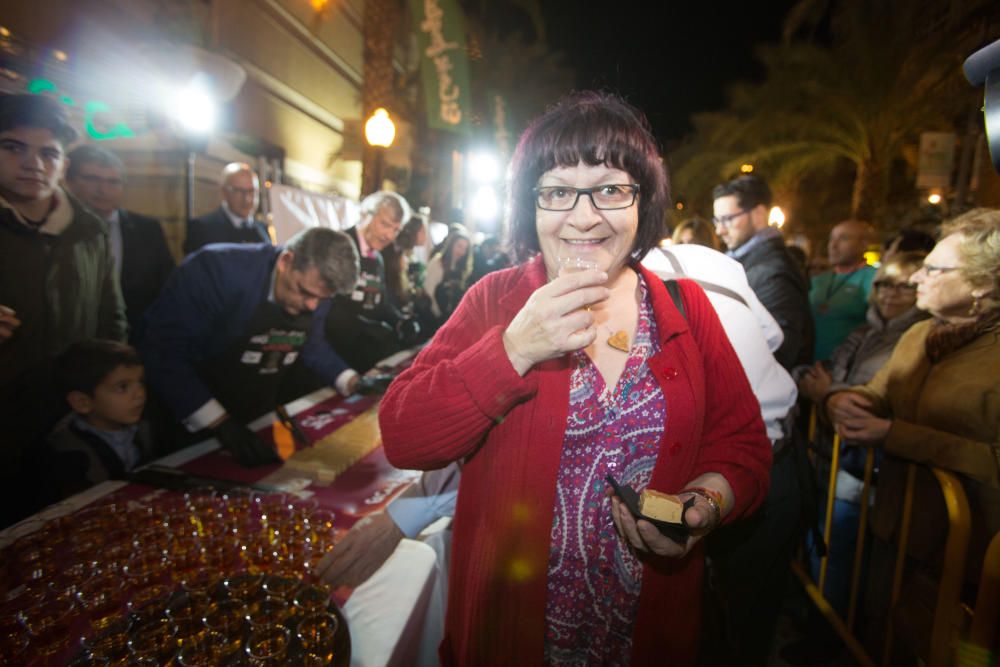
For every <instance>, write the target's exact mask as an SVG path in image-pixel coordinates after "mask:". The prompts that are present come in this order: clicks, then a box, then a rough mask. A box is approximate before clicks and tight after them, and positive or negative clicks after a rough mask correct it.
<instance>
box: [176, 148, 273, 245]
mask: <svg viewBox="0 0 1000 667" xmlns="http://www.w3.org/2000/svg"><path fill="white" fill-rule="evenodd" d="M219 188H220V194H221V195H222V203H221V204H220V205H219V208H217V209H215V210H214V211H212V212H211V213H209V214H208V215H204V216H202V217H200V218H195V219H193V220H189V221H188V226H187V237H186V238H185V239H184V254H185V255H189V254H191V253H192V252H194V251H195V250H197V249H198V248H200V247H202V246H204V245H208V244H209V243H270V242H271V236H270V234H268V233H267V225H265V224H264V223H262V222H260V221H259V220H256V219H255V218H254V212H256V210H257V205H258V204H259V203H260V180H259V179H258V178H257V174H256V172H254V170H253V169H252V168H251V167H250V165H248V164H246V163H245V162H232V163H230V164H227V165H226V168H225V169H223V170H222V177H221V178H220V179H219Z"/></svg>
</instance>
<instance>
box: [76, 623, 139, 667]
mask: <svg viewBox="0 0 1000 667" xmlns="http://www.w3.org/2000/svg"><path fill="white" fill-rule="evenodd" d="M130 625H131V624H130V623H129V622H128V621H127V620H126V619H125V618H120V619H119V620H118V621H116V622H114V623H112V624H110V625H109V626H108V627H107V629H105V630H104V632H102V633H100V634H99V635H97V636H96V637H91V638H88V639H86V640H85V641H84V642H83V647H84V649H85V650H86V651H87V652H88V653H89V654H90V655H92V656H94V657H97V658H104V659H106V660H107V661H108V663H109V664H112V665H125V664H127V663H128V659H129V656H130V655H131V650H130V649H129V644H128V639H129V629H130Z"/></svg>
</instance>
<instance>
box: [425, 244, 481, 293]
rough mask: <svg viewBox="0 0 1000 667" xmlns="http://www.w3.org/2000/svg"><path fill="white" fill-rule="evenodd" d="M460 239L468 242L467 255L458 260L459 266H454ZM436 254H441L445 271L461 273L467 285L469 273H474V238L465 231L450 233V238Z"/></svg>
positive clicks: (462, 279)
mask: <svg viewBox="0 0 1000 667" xmlns="http://www.w3.org/2000/svg"><path fill="white" fill-rule="evenodd" d="M460 240H464V241H465V242H466V248H465V255H464V256H462V258H461V259H459V260H458V261H459V262H460V265H459V266H454V264H455V258H454V257H453V256H452V255H454V252H455V244H456V243H458V242H459V241H460ZM434 254H435V255H441V265H442V266H443V267H444V271H445V273H448V272H451V271H455V272H458V273H459V274H460V275H461V282H462V285H463V286H464V285H465V281H466V280H468V279H469V274H471V273H472V258H473V255H474V254H475V253H473V248H472V239H471V238H469V235H468V234H466V233H465V232H461V231H454V232H452V233H451V234H448V238H446V239H445V240H444V243H442V244H441V249H440V251H438V252H436V253H434Z"/></svg>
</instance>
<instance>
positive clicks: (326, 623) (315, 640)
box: [296, 614, 340, 664]
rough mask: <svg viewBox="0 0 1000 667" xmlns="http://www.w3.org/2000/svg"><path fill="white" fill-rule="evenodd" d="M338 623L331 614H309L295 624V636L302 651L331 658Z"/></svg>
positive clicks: (327, 658) (326, 658)
mask: <svg viewBox="0 0 1000 667" xmlns="http://www.w3.org/2000/svg"><path fill="white" fill-rule="evenodd" d="M338 625H340V623H339V622H338V621H337V617H336V616H334V615H333V614H311V615H309V616H306V617H305V618H303V619H302V620H301V621H299V624H298V625H297V626H296V637H298V639H299V643H300V644H301V645H302V649H303V651H305V652H306V653H313V654H315V655H318V656H320V657H321V658H323V659H324V660H326V663H324V664H327V663H329V662H330V661H331V660H333V638H334V636H335V635H336V634H337V626H338Z"/></svg>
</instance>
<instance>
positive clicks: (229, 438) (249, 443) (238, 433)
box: [212, 417, 281, 468]
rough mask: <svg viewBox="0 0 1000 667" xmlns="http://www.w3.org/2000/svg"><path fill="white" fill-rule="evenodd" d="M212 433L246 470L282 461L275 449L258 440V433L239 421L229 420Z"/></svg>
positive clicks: (230, 418)
mask: <svg viewBox="0 0 1000 667" xmlns="http://www.w3.org/2000/svg"><path fill="white" fill-rule="evenodd" d="M212 433H213V434H214V435H215V437H216V438H217V439H218V440H219V444H220V445H222V448H223V449H225V450H226V451H227V452H229V453H230V454H232V455H233V456H235V457H236V460H237V461H239V463H240V465H241V466H243V467H245V468H253V467H256V466H262V465H267V464H269V463H278V462H279V461H280V460H281V459H279V458H278V455H277V454H276V453H275V451H274V447H272V446H271V445H269V444H268V443H266V442H264V441H263V440H261V439H260V438H258V437H257V434H256V433H254V432H253V431H251V430H250V429H249V428H247V427H246V425H245V424H242V423H240V421H239V420H238V419H233V418H232V417H229V418H227V419H226V420H225V421H224V422H222V423H221V424H219V425H218V426H216V427H215V428H213V429H212Z"/></svg>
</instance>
